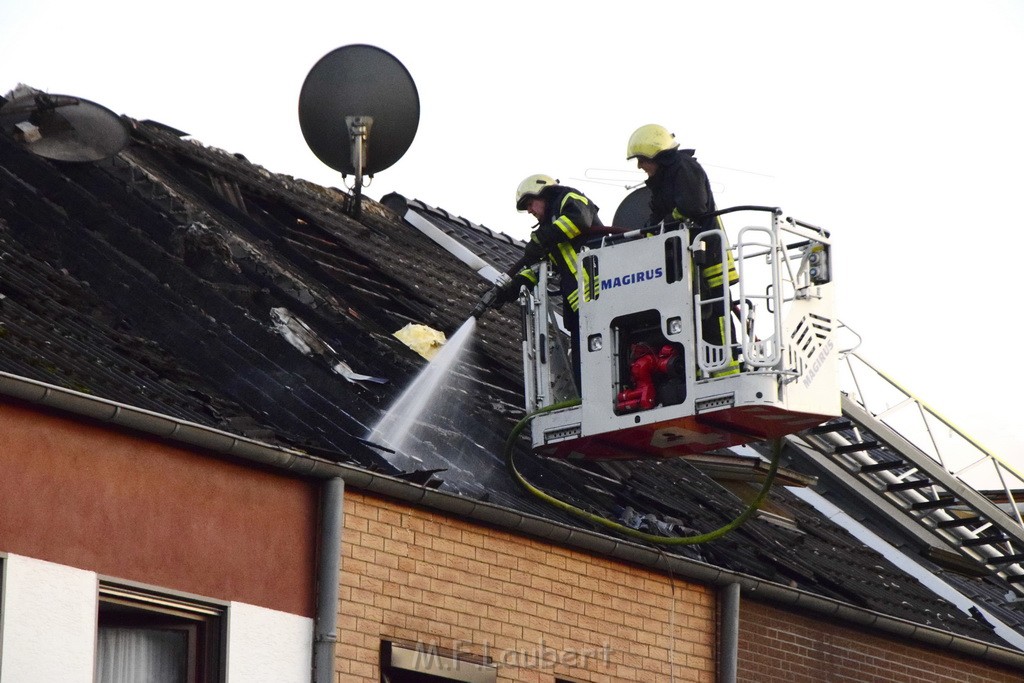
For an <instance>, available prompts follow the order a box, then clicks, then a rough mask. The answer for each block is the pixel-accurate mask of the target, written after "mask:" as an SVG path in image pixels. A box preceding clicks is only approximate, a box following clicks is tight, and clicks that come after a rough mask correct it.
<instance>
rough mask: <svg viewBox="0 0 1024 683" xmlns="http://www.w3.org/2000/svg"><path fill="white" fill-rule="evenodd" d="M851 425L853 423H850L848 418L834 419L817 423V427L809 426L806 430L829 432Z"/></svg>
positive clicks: (818, 432) (817, 432)
mask: <svg viewBox="0 0 1024 683" xmlns="http://www.w3.org/2000/svg"><path fill="white" fill-rule="evenodd" d="M851 426H853V425H852V424H851V423H850V421H849V420H845V419H844V420H835V421H833V422H827V423H825V424H823V425H818V426H817V427H811V428H810V429H808V430H807V431H808V433H810V434H828V433H830V432H838V431H840V430H843V429H849V428H850V427H851Z"/></svg>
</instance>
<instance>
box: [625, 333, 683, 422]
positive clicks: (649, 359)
mask: <svg viewBox="0 0 1024 683" xmlns="http://www.w3.org/2000/svg"><path fill="white" fill-rule="evenodd" d="M678 355H679V353H678V351H677V350H676V349H675V348H673V347H672V346H670V345H669V344H666V345H665V346H662V347H661V351H659V352H658V354H657V355H655V354H654V349H653V348H651V346H650V344H644V343H636V344H633V345H632V346H630V347H629V357H630V364H629V375H630V377H631V378H632V380H633V388H632V389H623V390H622V391H620V392H619V395H618V398H617V403H616V407H617V408H618V409H619V411H620V412H630V411H633V410H650V409H651V408H653V407H654V406H656V405H657V404H658V388H657V385H656V382H655V381H656V380H657V379H658V378H660V377H661V376H662V375H667V374H669V373H671V372H673V367H672V366H673V363H674V361H675V359H676V358H677V357H678Z"/></svg>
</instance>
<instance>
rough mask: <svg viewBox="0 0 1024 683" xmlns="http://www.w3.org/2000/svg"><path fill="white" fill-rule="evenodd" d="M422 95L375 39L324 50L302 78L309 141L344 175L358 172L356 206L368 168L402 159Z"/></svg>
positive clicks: (301, 115) (301, 96)
mask: <svg viewBox="0 0 1024 683" xmlns="http://www.w3.org/2000/svg"><path fill="white" fill-rule="evenodd" d="M419 120H420V100H419V93H418V92H417V91H416V84H415V83H414V82H413V80H412V76H410V75H409V72H408V70H406V68H405V67H404V66H403V65H402V63H401V62H399V61H398V60H397V59H396V58H395V57H394V56H393V55H391V54H390V53H388V52H385V51H384V50H382V49H380V48H378V47H374V46H372V45H346V46H344V47H339V48H338V49H336V50H333V51H332V52H328V53H327V54H326V55H324V56H323V57H322V58H321V59H320V61H318V62H317V63H316V64H315V65H314V66H313V68H312V69H311V70H310V72H309V74H308V75H307V76H306V80H305V82H304V83H303V84H302V91H301V92H300V94H299V125H300V126H301V128H302V135H303V137H305V139H306V144H307V145H309V148H310V149H311V150H312V151H313V153H314V154H315V155H316V156H317V158H318V159H320V161H322V162H324V163H325V164H327V165H328V166H330V167H331V168H333V169H334V170H336V171H340V172H341V173H342V175H343V176H347V175H349V174H354V175H355V176H356V183H355V191H356V202H355V207H356V211H358V206H359V193H360V192H361V188H362V184H363V181H362V177H363V175H364V174H366V175H369V176H373V174H374V173H377V172H378V171H383V170H384V169H386V168H389V167H390V166H391V165H392V164H394V163H395V162H396V161H398V160H399V159H400V158H401V157H402V155H403V154H405V152H406V150H408V149H409V145H411V144H412V140H413V138H414V137H415V136H416V128H417V127H418V126H419Z"/></svg>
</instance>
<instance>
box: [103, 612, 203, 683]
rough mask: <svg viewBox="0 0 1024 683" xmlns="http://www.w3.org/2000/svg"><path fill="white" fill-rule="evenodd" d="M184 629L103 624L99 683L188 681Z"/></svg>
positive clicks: (179, 682) (167, 682) (186, 644)
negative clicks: (122, 626) (171, 629)
mask: <svg viewBox="0 0 1024 683" xmlns="http://www.w3.org/2000/svg"><path fill="white" fill-rule="evenodd" d="M187 638H188V636H187V634H186V633H185V632H184V631H170V630H161V629H143V628H111V627H104V626H101V627H100V629H99V634H98V642H97V647H96V681H97V683H187V680H188V678H187V671H186V666H187V663H188V640H187Z"/></svg>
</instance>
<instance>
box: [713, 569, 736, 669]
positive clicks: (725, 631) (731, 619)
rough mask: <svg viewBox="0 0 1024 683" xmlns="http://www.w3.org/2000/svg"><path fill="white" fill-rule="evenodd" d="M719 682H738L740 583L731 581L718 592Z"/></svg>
mask: <svg viewBox="0 0 1024 683" xmlns="http://www.w3.org/2000/svg"><path fill="white" fill-rule="evenodd" d="M718 612H719V615H720V620H719V621H720V625H719V629H720V630H719V633H718V651H719V653H720V655H719V658H718V683H736V673H737V669H738V662H739V646H740V585H739V584H738V583H730V584H729V585H727V586H725V587H724V588H722V590H721V591H720V592H719V594H718Z"/></svg>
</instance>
